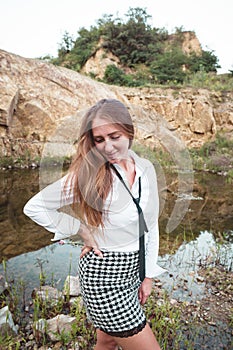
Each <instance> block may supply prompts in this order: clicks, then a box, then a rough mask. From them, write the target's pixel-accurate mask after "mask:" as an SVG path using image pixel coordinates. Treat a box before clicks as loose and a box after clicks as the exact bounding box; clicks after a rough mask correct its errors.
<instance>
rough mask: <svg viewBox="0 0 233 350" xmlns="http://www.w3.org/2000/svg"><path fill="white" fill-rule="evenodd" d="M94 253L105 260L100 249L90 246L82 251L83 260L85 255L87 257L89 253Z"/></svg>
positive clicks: (84, 247)
mask: <svg viewBox="0 0 233 350" xmlns="http://www.w3.org/2000/svg"><path fill="white" fill-rule="evenodd" d="M92 250H93V251H94V253H95V254H96V255H98V256H99V257H100V258H103V257H104V256H103V253H102V252H101V250H99V249H98V248H94V247H90V246H86V245H85V246H83V247H82V249H81V254H80V258H82V257H83V256H84V255H86V254H87V253H89V252H90V251H92Z"/></svg>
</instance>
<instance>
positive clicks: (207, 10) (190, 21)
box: [0, 0, 233, 74]
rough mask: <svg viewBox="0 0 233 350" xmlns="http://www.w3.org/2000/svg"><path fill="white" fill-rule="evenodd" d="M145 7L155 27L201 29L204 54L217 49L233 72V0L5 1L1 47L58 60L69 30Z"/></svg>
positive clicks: (0, 4)
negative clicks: (48, 56) (130, 9)
mask: <svg viewBox="0 0 233 350" xmlns="http://www.w3.org/2000/svg"><path fill="white" fill-rule="evenodd" d="M130 7H131V8H136V7H140V8H143V9H145V10H146V12H147V14H148V15H150V16H152V19H151V22H150V24H151V25H152V26H153V27H156V28H166V29H167V30H168V31H169V33H172V32H173V31H174V30H175V28H180V27H182V28H183V29H184V30H192V31H195V33H196V35H197V37H198V39H199V41H200V43H201V46H202V49H203V50H208V51H213V53H214V54H215V55H216V56H217V57H218V59H219V64H220V65H221V69H219V70H218V73H220V74H221V73H227V72H228V71H229V69H233V45H232V42H233V40H232V34H233V20H232V14H233V1H232V0H221V1H220V0H218V1H217V0H195V1H193V0H96V1H95V0H5V1H4V0H0V49H2V50H6V51H9V52H12V53H14V54H17V55H20V56H23V57H27V58H37V57H43V56H46V55H50V56H54V57H56V56H57V50H58V47H59V44H60V43H61V41H62V37H63V35H64V33H65V32H68V33H69V34H70V35H71V36H72V37H73V38H74V39H75V38H77V32H78V30H79V29H80V28H81V27H84V28H86V29H89V28H90V26H92V25H96V21H97V20H98V19H100V18H102V17H103V15H104V14H108V15H109V14H112V15H113V16H114V18H115V17H116V16H117V15H119V16H120V18H123V17H124V15H125V14H126V13H127V12H128V10H129V8H130Z"/></svg>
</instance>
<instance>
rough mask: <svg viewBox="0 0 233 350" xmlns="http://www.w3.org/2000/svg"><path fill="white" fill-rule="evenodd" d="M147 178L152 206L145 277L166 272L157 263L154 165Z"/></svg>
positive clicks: (157, 205)
mask: <svg viewBox="0 0 233 350" xmlns="http://www.w3.org/2000/svg"><path fill="white" fill-rule="evenodd" d="M147 176H148V179H149V186H150V191H149V192H150V203H149V204H150V206H151V208H153V212H152V217H151V220H150V225H149V232H148V238H147V243H146V277H149V278H153V277H156V276H159V275H160V274H162V273H164V272H166V270H165V269H163V268H162V267H160V266H159V265H158V264H157V260H158V253H159V224H158V217H159V195H158V186H157V177H156V173H155V169H154V166H153V165H152V164H151V167H149V169H148V174H147Z"/></svg>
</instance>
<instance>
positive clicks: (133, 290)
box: [79, 251, 146, 337]
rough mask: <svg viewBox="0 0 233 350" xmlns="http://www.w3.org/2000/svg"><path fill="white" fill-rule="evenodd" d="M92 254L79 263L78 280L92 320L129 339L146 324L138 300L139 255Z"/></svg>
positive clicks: (103, 329)
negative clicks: (99, 255) (101, 255)
mask: <svg viewBox="0 0 233 350" xmlns="http://www.w3.org/2000/svg"><path fill="white" fill-rule="evenodd" d="M103 255H104V257H103V259H102V258H100V257H98V256H97V255H96V254H95V253H94V252H93V251H91V252H89V253H88V254H86V255H85V256H84V257H82V258H81V259H80V261H79V278H80V285H81V292H82V297H83V301H84V304H85V307H86V311H87V316H88V318H89V320H90V321H91V322H92V323H93V324H94V326H95V327H96V328H98V329H101V330H102V331H104V332H105V333H107V334H109V335H112V336H116V337H129V336H132V335H134V334H137V333H138V332H140V331H141V330H142V329H143V328H144V327H145V325H146V317H145V314H144V312H143V310H142V307H141V305H140V302H139V299H138V288H139V286H140V283H141V282H140V280H139V254H138V252H105V251H104V252H103Z"/></svg>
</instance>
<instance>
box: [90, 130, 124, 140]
mask: <svg viewBox="0 0 233 350" xmlns="http://www.w3.org/2000/svg"><path fill="white" fill-rule="evenodd" d="M117 133H121V131H120V130H117V131H113V132H110V133H109V134H107V136H112V135H114V134H117ZM93 137H94V138H97V137H103V136H102V135H94V134H93Z"/></svg>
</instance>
